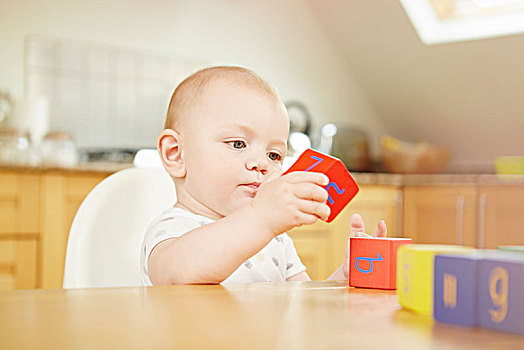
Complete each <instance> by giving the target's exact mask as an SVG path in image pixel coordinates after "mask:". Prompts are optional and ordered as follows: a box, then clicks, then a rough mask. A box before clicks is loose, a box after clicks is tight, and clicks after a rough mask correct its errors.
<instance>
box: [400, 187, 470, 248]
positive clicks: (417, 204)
mask: <svg viewBox="0 0 524 350" xmlns="http://www.w3.org/2000/svg"><path fill="white" fill-rule="evenodd" d="M476 211H477V196H476V186H475V185H461V186H436V185H431V186H406V187H405V188H404V215H403V217H404V219H403V222H404V235H405V236H406V237H411V238H413V243H425V244H458V245H468V246H475V245H476V238H475V230H476Z"/></svg>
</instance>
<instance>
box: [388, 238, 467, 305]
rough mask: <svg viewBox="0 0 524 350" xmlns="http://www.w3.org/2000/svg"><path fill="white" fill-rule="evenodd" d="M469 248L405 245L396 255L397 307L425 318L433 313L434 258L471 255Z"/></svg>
mask: <svg viewBox="0 0 524 350" xmlns="http://www.w3.org/2000/svg"><path fill="white" fill-rule="evenodd" d="M475 251H476V250H475V249H474V248H472V247H465V246H455V245H437V244H409V245H408V244H405V245H402V246H400V247H399V248H398V252H397V296H398V302H399V303H400V305H402V306H403V307H405V308H407V309H411V310H415V311H417V312H419V313H421V314H424V315H431V314H432V313H433V276H434V271H435V270H434V263H435V255H437V254H462V253H464V254H472V253H474V252H475Z"/></svg>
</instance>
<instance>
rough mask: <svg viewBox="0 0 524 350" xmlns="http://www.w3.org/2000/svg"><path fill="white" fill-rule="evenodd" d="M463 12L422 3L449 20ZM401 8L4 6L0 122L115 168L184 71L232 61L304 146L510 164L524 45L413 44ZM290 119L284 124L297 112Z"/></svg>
mask: <svg viewBox="0 0 524 350" xmlns="http://www.w3.org/2000/svg"><path fill="white" fill-rule="evenodd" d="M454 2H456V3H457V4H454ZM469 2H472V3H474V1H473V0H471V1H469ZM477 2H478V1H477ZM404 3H409V1H404ZM464 3H465V0H463V1H460V0H456V1H451V0H446V1H438V0H434V1H433V0H432V1H429V0H428V4H429V5H428V6H433V7H434V8H435V9H440V12H436V13H437V15H441V16H445V15H448V16H450V17H453V16H455V17H457V13H459V12H460V10H462V12H464V11H463V8H464ZM498 3H499V4H500V2H498ZM509 3H510V5H512V6H513V7H512V8H511V10H512V11H516V10H515V6H516V5H515V4H514V3H516V2H515V1H513V2H511V1H509ZM481 5H482V2H481ZM488 5H489V4H488ZM446 6H447V7H446ZM453 6H455V7H453ZM483 6H484V7H483V8H484V9H485V8H486V5H485V4H484V5H483ZM506 6H508V5H506ZM405 7H406V4H404V5H403V3H402V2H401V1H388V0H377V1H373V2H369V1H357V0H344V1H342V0H326V1H315V0H306V1H303V0H286V1H276V0H268V1H253V0H244V1H242V0H213V1H210V0H196V1H176V0H174V1H167V0H153V1H148V2H145V1H138V0H136V1H135V0H130V1H124V0H113V1H96V0H95V1H84V0H75V1H65V0H50V1H37V0H21V1H18V0H17V1H15V0H4V1H2V2H1V3H0V48H1V52H2V54H1V55H0V91H2V94H3V95H8V96H9V98H10V100H11V107H12V108H11V113H10V114H11V115H10V117H11V118H10V119H11V121H10V122H11V123H10V124H11V126H20V125H21V126H22V127H23V125H24V122H23V121H22V119H24V118H29V119H30V120H31V122H27V123H26V124H30V125H29V126H28V127H27V129H28V130H27V131H28V132H29V133H30V136H31V137H32V138H33V141H34V142H39V140H40V139H43V138H44V136H45V135H46V133H47V132H49V131H56V132H59V134H58V135H56V134H55V135H54V136H51V139H53V140H54V139H68V138H71V139H72V140H74V142H75V145H76V146H77V147H78V149H79V150H80V153H82V151H88V152H90V153H89V155H90V156H91V157H94V158H96V157H97V151H98V152H103V151H108V150H121V151H123V154H121V155H120V156H119V155H114V154H113V158H111V159H113V160H115V159H116V160H122V159H123V160H125V159H128V158H129V156H127V158H126V155H129V154H130V153H132V152H133V151H134V150H136V149H138V148H142V147H153V146H154V143H155V138H156V135H157V134H158V132H159V130H160V129H161V127H162V120H163V118H164V114H165V111H166V108H167V103H168V100H169V97H170V94H171V93H172V91H173V90H174V88H175V87H176V85H177V83H178V82H180V81H181V80H182V79H183V78H184V77H186V76H187V75H189V74H191V73H192V72H194V71H196V70H198V69H199V68H202V67H205V66H209V65H217V64H228V65H241V66H245V67H247V68H250V69H253V70H254V71H256V72H258V73H259V74H260V75H262V76H263V77H264V78H265V79H267V80H269V81H270V82H271V83H272V84H274V85H275V86H276V87H277V88H278V89H279V91H280V93H281V95H282V97H283V99H284V101H286V102H298V103H299V104H300V105H301V106H303V107H305V108H306V109H307V111H306V114H307V115H308V116H309V117H310V118H309V119H310V127H309V129H308V134H309V135H308V136H309V137H310V139H311V142H312V143H313V146H317V147H318V146H320V138H321V133H322V132H321V127H322V126H323V125H325V124H328V123H333V124H335V125H336V126H337V130H338V134H339V135H342V134H344V133H345V135H346V136H345V137H343V136H340V137H339V140H338V141H337V140H336V137H337V136H336V135H335V136H334V139H333V140H334V142H335V143H336V142H338V143H341V142H346V143H347V144H351V145H355V144H359V142H360V145H361V146H360V151H359V150H357V151H355V152H357V153H358V152H360V153H361V154H364V155H365V156H366V157H367V153H366V152H369V158H370V161H371V162H376V161H377V160H380V159H381V145H380V139H381V138H382V137H383V136H385V135H392V136H394V137H395V138H399V139H401V140H402V141H408V142H420V141H424V142H427V143H430V144H439V145H443V146H446V147H447V148H449V150H450V151H451V153H450V155H451V159H450V162H449V164H448V163H446V164H447V165H448V167H447V171H451V172H482V171H491V172H492V171H493V164H494V161H495V159H496V158H497V157H498V156H501V155H521V154H522V150H523V149H524V138H522V137H521V131H520V130H523V129H524V118H523V117H524V116H523V113H524V112H523V108H522V99H521V96H523V95H524V94H523V93H524V80H523V79H521V77H520V74H519V73H520V71H521V70H522V62H523V55H524V36H523V35H522V34H518V30H517V34H515V33H510V34H513V35H505V36H494V34H493V33H491V34H490V33H485V36H487V37H488V38H483V37H482V35H480V37H474V38H473V39H479V38H480V39H483V40H472V39H470V38H466V39H465V40H457V39H453V38H451V39H447V42H446V39H440V41H439V40H438V39H437V40H435V41H436V42H437V44H432V43H431V42H430V43H429V44H427V43H426V44H425V43H424V42H423V39H424V38H422V39H421V36H419V33H417V30H418V29H419V28H415V27H414V24H413V23H414V22H413V18H410V17H409V16H408V14H407V12H406V9H407V7H406V8H405ZM453 11H455V12H453ZM492 12H493V11H492ZM499 12H500V10H499ZM472 16H473V18H474V17H475V16H477V17H478V16H480V15H479V14H477V13H473V15H472ZM446 20H447V21H449V20H450V19H449V18H444V21H446ZM451 20H453V18H451ZM484 27H486V26H484ZM426 40H428V39H426ZM24 104H25V107H20V105H24ZM28 104H29V107H27V106H28ZM17 105H18V106H19V107H18V108H17ZM24 108H25V109H24ZM28 108H33V112H32V113H31V114H32V115H30V116H28V115H27V113H25V114H24V113H23V112H24V111H25V110H27V109H28ZM17 109H18V111H17ZM21 110H22V111H21ZM35 110H36V112H35ZM296 110H297V111H298V112H293V118H294V119H300V118H304V113H300V109H296ZM302 110H303V108H302ZM39 113H40V114H39ZM38 115H40V116H41V117H38ZM40 119H41V120H40ZM296 123H298V124H300V123H301V121H300V120H299V121H297V122H296ZM7 124H9V118H4V120H3V121H2V125H3V126H8V125H7ZM300 125H302V124H300ZM300 125H299V127H297V131H302V132H303V131H304V130H303V129H302V128H301V126H300ZM348 129H349V130H348ZM64 133H65V134H64ZM342 139H344V140H346V141H342ZM362 143H365V146H362ZM328 146H329V145H328ZM328 146H326V145H325V144H324V146H323V147H324V148H325V147H327V148H325V150H326V151H328V150H329V147H328ZM333 146H336V145H333ZM339 153H340V152H339ZM345 157H346V158H350V157H351V156H350V155H346V156H345ZM355 157H357V156H355ZM81 159H88V158H86V154H85V152H84V157H83V158H81ZM34 161H35V160H33V162H34ZM372 164H374V163H371V165H363V166H362V170H373V169H375V168H373V166H372ZM356 168H357V169H356V170H360V169H358V166H357V167H356ZM366 168H367V169H366Z"/></svg>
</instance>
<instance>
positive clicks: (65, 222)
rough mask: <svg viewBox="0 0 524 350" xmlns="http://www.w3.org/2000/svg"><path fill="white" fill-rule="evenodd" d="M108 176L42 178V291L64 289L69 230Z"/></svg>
mask: <svg viewBox="0 0 524 350" xmlns="http://www.w3.org/2000/svg"><path fill="white" fill-rule="evenodd" d="M108 175H109V174H64V173H60V174H44V175H42V179H41V181H42V183H41V186H42V203H41V208H42V220H41V221H42V226H41V245H42V247H41V253H42V280H41V281H42V284H41V287H42V288H62V280H63V274H64V263H65V254H66V248H67V238H68V236H69V229H70V228H71V224H72V223H73V219H74V217H75V214H76V211H77V210H78V208H79V207H80V204H81V203H82V201H83V200H84V198H85V197H86V196H87V194H88V193H89V192H90V191H91V190H92V189H93V188H94V187H95V186H96V185H97V184H98V183H99V182H100V181H102V180H103V179H104V178H105V177H107V176H108Z"/></svg>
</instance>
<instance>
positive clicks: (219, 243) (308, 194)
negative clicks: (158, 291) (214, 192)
mask: <svg viewBox="0 0 524 350" xmlns="http://www.w3.org/2000/svg"><path fill="white" fill-rule="evenodd" d="M328 182H329V179H328V178H327V177H326V176H325V175H323V174H320V173H314V172H293V173H290V174H287V175H284V176H281V177H279V178H277V179H275V180H273V181H269V182H267V183H264V184H263V185H261V186H260V189H259V192H258V193H257V195H256V196H255V198H254V199H253V201H252V202H251V203H250V205H247V206H245V207H243V208H240V209H239V210H237V211H235V212H234V213H232V214H231V215H229V216H227V217H224V218H223V219H220V220H218V221H216V222H214V223H211V224H208V225H205V226H202V227H199V228H197V229H194V230H192V231H189V232H187V233H186V234H184V235H183V236H181V237H179V238H172V239H168V240H165V241H163V242H161V243H159V244H158V245H157V246H156V247H155V248H154V249H153V251H152V252H151V255H150V257H149V261H148V271H149V278H150V279H151V282H152V283H153V284H182V283H184V284H189V283H220V282H222V281H223V280H225V279H226V278H227V277H228V276H229V275H230V274H231V273H233V272H234V271H235V270H236V269H237V268H238V267H239V266H240V264H242V263H243V262H244V261H246V260H247V259H248V258H250V257H251V256H253V255H254V254H255V253H257V252H258V251H259V250H260V249H262V248H263V247H264V246H266V245H267V244H268V243H269V241H271V239H272V238H273V237H274V236H276V235H279V234H281V233H283V232H286V231H288V230H290V229H292V228H294V227H298V226H301V225H304V224H311V223H314V222H315V221H316V220H317V219H319V218H320V219H323V220H326V219H327V217H328V216H329V207H328V206H327V205H326V201H327V192H326V191H325V189H324V188H323V187H322V186H326V185H327V183H328Z"/></svg>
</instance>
